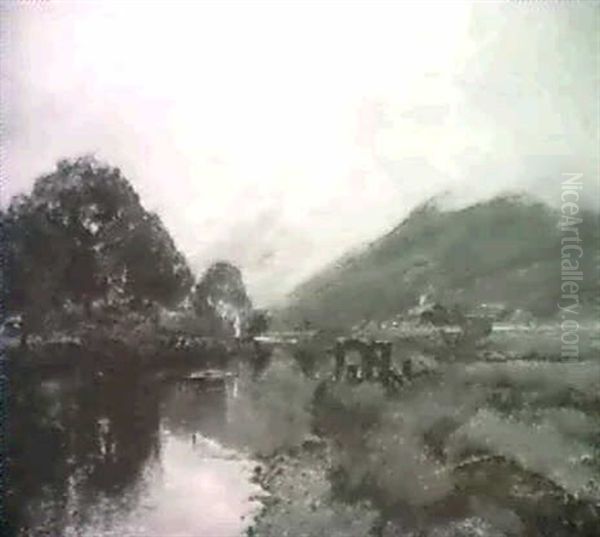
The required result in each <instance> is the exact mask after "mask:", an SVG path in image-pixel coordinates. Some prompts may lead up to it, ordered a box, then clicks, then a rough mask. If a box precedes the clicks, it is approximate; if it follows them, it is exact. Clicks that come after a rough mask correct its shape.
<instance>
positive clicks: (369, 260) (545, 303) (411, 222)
mask: <svg viewBox="0 0 600 537" xmlns="http://www.w3.org/2000/svg"><path fill="white" fill-rule="evenodd" d="M579 216H583V223H581V224H580V225H579V226H578V227H579V228H580V230H579V232H580V235H581V238H582V241H583V242H582V246H583V249H584V252H585V254H584V258H583V262H582V264H583V266H584V272H585V274H586V276H585V281H584V282H582V287H581V291H580V296H581V299H582V302H583V303H584V305H585V308H586V310H587V311H588V312H589V311H590V310H591V302H592V299H593V297H594V296H597V290H598V287H597V286H598V277H597V272H596V273H594V268H593V265H594V259H593V258H594V254H596V253H597V251H598V244H599V243H598V233H599V231H598V230H599V229H600V226H599V224H600V220H599V216H598V214H596V213H591V212H583V213H580V215H579ZM559 218H560V213H559V211H558V210H556V209H552V208H550V207H549V206H547V205H545V204H543V203H541V202H539V201H537V200H534V199H531V198H528V197H525V196H520V195H519V196H517V195H511V196H502V197H497V198H494V199H492V200H489V201H486V202H482V203H478V204H476V205H472V206H470V207H467V208H463V209H460V210H453V211H446V210H442V209H440V208H439V207H438V206H437V204H436V203H435V202H433V201H430V202H428V203H426V204H424V205H423V206H421V207H419V208H417V209H416V210H415V211H413V212H412V213H411V214H410V215H409V217H408V218H407V219H406V220H405V221H404V222H402V223H401V224H400V225H399V226H397V227H396V228H395V229H393V230H392V231H391V232H390V233H388V234H387V235H385V236H383V237H381V238H380V239H378V240H376V241H374V242H372V243H371V244H370V245H368V246H367V247H366V248H364V249H362V250H361V251H359V252H357V253H354V254H350V255H347V256H345V257H344V258H343V259H341V260H339V261H338V262H336V263H335V264H334V265H333V266H331V267H329V268H327V269H326V270H324V271H323V272H321V273H319V274H317V275H316V276H314V277H313V278H311V279H310V280H309V281H307V282H306V283H304V284H303V285H301V286H300V287H299V288H297V289H296V290H295V291H294V293H293V294H292V295H291V297H290V301H289V305H288V306H287V308H286V309H285V310H284V311H283V312H282V319H283V320H284V321H287V322H293V323H295V322H301V321H304V320H308V321H311V322H317V323H322V324H325V325H334V326H336V325H337V326H344V325H347V324H349V323H352V322H355V321H358V320H360V319H365V318H372V319H383V318H387V317H389V316H391V315H394V314H396V313H398V312H401V311H403V310H405V309H406V308H409V307H411V306H413V305H414V304H415V303H416V302H417V301H418V298H419V296H420V295H421V294H423V293H429V294H430V295H431V296H432V297H433V298H434V299H435V300H438V301H440V302H442V303H445V304H459V305H462V306H464V307H466V308H471V307H475V306H477V305H479V304H481V303H490V302H492V303H503V304H505V305H506V306H507V307H508V308H522V309H526V310H530V311H531V312H532V313H534V314H535V315H538V316H541V317H548V316H552V315H555V314H556V312H557V307H556V303H557V301H558V300H559V298H560V295H561V290H560V270H561V269H560V252H561V250H560V248H561V242H560V241H561V230H560V228H559V226H558V224H559ZM594 285H596V287H595V288H594V287H593V286H594ZM594 293H596V295H594Z"/></svg>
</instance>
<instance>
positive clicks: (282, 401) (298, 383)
mask: <svg viewBox="0 0 600 537" xmlns="http://www.w3.org/2000/svg"><path fill="white" fill-rule="evenodd" d="M314 390H315V383H314V381H311V380H309V379H307V378H306V377H305V376H304V375H302V373H301V372H300V370H299V369H298V367H297V366H296V365H295V364H294V363H293V362H292V361H291V359H290V358H289V357H288V356H286V355H285V354H283V353H282V352H277V353H276V355H275V356H274V358H273V360H272V362H271V365H270V366H269V367H268V368H267V370H266V371H265V372H264V373H263V375H262V377H260V378H259V379H258V380H257V381H256V382H252V381H249V380H246V381H242V386H241V388H240V395H239V397H238V398H237V399H236V400H235V402H234V408H233V416H234V422H235V425H236V427H235V430H236V431H237V432H238V434H239V436H240V439H241V441H242V442H243V443H244V444H245V445H247V446H249V447H250V448H251V449H252V450H253V451H254V452H256V453H258V454H260V455H270V454H272V453H274V452H276V451H277V450H280V449H287V448H291V447H294V446H297V445H299V444H300V443H301V442H302V441H303V439H304V438H305V437H306V436H307V435H308V434H309V433H310V431H311V421H312V416H311V404H312V400H313V395H314Z"/></svg>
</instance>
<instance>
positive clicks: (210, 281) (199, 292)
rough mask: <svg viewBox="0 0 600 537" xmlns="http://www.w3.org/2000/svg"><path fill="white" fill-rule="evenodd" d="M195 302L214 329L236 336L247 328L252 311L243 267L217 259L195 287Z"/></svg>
mask: <svg viewBox="0 0 600 537" xmlns="http://www.w3.org/2000/svg"><path fill="white" fill-rule="evenodd" d="M192 304H193V306H194V309H195V311H196V313H197V314H198V316H199V317H200V318H201V319H203V320H204V321H205V322H208V324H209V326H210V329H211V331H212V332H213V333H220V334H229V335H234V336H236V337H239V336H240V335H241V334H242V332H245V331H246V329H247V323H248V320H249V317H250V313H251V312H252V302H251V301H250V298H248V295H247V293H246V288H245V287H244V282H243V280H242V273H241V272H240V269H238V268H237V267H236V266H234V265H232V264H231V263H227V262H225V261H219V262H217V263H214V264H213V265H212V266H210V267H209V268H208V270H207V271H206V272H205V273H204V275H203V276H202V278H201V279H200V281H199V282H198V284H197V285H196V287H195V288H194V291H193V294H192Z"/></svg>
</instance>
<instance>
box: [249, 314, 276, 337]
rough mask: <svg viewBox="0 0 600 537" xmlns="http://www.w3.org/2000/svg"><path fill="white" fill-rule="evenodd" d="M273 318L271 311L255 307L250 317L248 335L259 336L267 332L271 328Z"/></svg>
mask: <svg viewBox="0 0 600 537" xmlns="http://www.w3.org/2000/svg"><path fill="white" fill-rule="evenodd" d="M270 323H271V318H270V316H269V312H268V311H266V310H262V309H255V310H253V311H252V313H251V314H250V318H249V319H248V328H247V330H248V335H250V336H258V335H259V334H263V333H265V332H266V331H267V330H268V329H269V324H270Z"/></svg>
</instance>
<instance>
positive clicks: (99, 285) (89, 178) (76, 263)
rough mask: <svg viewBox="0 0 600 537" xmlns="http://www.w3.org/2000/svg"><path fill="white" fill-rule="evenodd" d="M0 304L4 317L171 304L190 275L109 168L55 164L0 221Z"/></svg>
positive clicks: (87, 160)
mask: <svg viewBox="0 0 600 537" xmlns="http://www.w3.org/2000/svg"><path fill="white" fill-rule="evenodd" d="M2 233H3V237H2V238H3V242H4V245H5V259H4V263H3V265H4V266H3V279H4V282H3V283H4V285H3V287H4V291H3V292H4V295H5V296H4V298H5V302H4V304H5V305H6V308H7V309H8V310H9V311H15V312H21V313H23V314H24V317H25V318H26V319H25V325H26V330H29V329H32V330H34V331H35V330H39V329H40V328H41V326H40V323H39V322H35V317H38V318H40V319H46V318H47V314H48V313H51V312H56V311H58V310H60V308H61V307H62V306H64V305H65V304H67V303H71V304H75V305H79V306H81V307H82V308H83V309H84V311H86V312H88V313H89V312H90V309H91V308H90V305H91V303H92V302H93V301H96V300H100V301H103V302H104V303H105V304H108V303H110V302H111V301H114V300H117V299H118V300H120V301H121V302H123V303H125V304H127V307H131V308H134V309H140V308H142V307H145V306H147V305H148V304H150V303H158V304H162V305H172V304H174V303H176V302H177V301H179V300H180V299H181V298H182V297H183V296H185V295H186V294H187V293H188V291H189V288H190V287H191V283H192V275H191V272H190V269H189V267H188V265H187V262H186V260H185V258H184V257H183V256H182V254H181V253H180V252H179V251H178V250H177V248H176V247H175V245H174V243H173V240H172V239H171V237H170V236H169V234H168V232H167V231H166V229H165V228H164V226H163V225H162V222H161V221H160V219H159V218H158V216H157V215H155V214H153V213H150V212H148V211H146V210H145V209H144V207H143V206H142V204H141V203H140V200H139V196H138V195H137V194H136V192H135V191H134V189H133V187H132V186H131V185H130V184H129V182H128V181H127V179H125V178H124V177H123V176H122V175H121V172H120V171H119V170H118V169H117V168H111V167H109V166H107V165H105V164H102V163H100V162H98V161H97V160H96V159H95V158H93V157H81V158H77V159H75V160H64V161H61V162H59V163H58V165H57V168H56V170H55V171H54V172H53V173H51V174H48V175H45V176H43V177H40V178H39V179H37V180H36V182H35V184H34V187H33V190H32V192H31V194H30V195H28V196H19V197H17V198H15V199H13V201H12V202H11V204H10V206H9V208H8V211H7V212H6V213H5V214H3V215H2Z"/></svg>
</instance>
